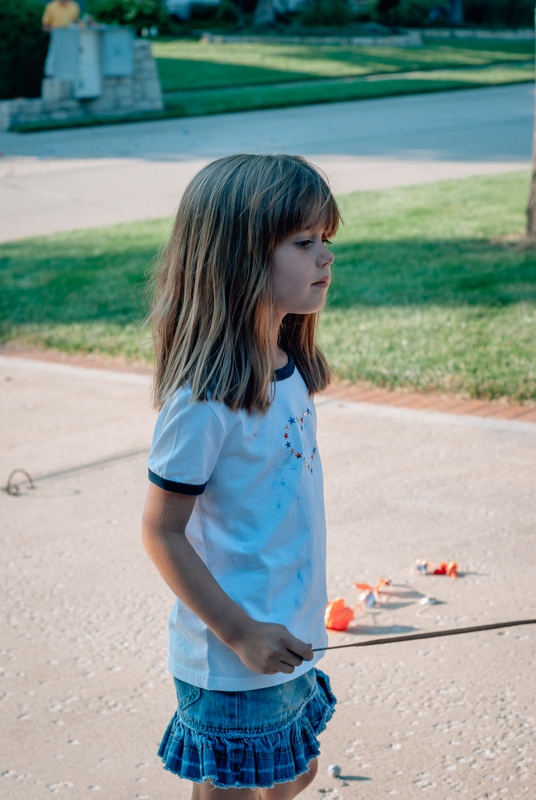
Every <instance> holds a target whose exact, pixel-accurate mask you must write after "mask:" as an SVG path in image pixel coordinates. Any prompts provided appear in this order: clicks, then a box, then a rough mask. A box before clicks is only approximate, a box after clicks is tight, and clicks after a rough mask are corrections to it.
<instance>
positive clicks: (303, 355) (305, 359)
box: [151, 155, 340, 412]
mask: <svg viewBox="0 0 536 800" xmlns="http://www.w3.org/2000/svg"><path fill="white" fill-rule="evenodd" d="M339 220H340V216H339V210H338V208H337V204H336V202H335V200H334V198H333V196H332V194H331V192H330V190H329V187H328V185H327V183H326V181H325V180H324V178H323V177H322V176H321V175H320V173H319V172H318V171H317V170H316V169H315V168H314V167H312V166H311V165H310V164H309V163H308V162H307V161H305V159H303V158H300V157H299V156H288V155H277V156H271V155H234V156H228V157H226V158H221V159H219V160H218V161H214V162H213V163H211V164H208V165H207V166H206V167H204V168H203V169H202V170H201V171H200V172H198V173H197V175H196V176H195V177H194V178H193V180H192V181H191V182H190V184H189V185H188V187H187V189H186V191H185V193H184V196H183V198H182V200H181V202H180V205H179V209H178V212H177V217H176V220H175V225H174V228H173V233H172V236H171V240H170V242H169V244H168V246H167V248H166V250H165V251H164V253H163V256H162V259H161V263H160V268H159V270H158V272H157V274H156V279H155V287H154V301H153V309H152V312H151V322H152V329H153V340H154V348H155V379H154V401H155V405H156V406H157V408H159V407H161V406H162V404H163V403H164V402H165V401H166V400H167V398H168V397H169V396H170V395H171V394H173V392H174V391H175V390H176V389H177V388H178V387H179V386H183V385H184V384H186V383H188V384H189V385H190V386H191V390H192V399H194V400H206V399H209V398H210V399H211V400H216V401H220V402H224V403H226V405H228V406H229V407H230V408H231V409H234V410H238V409H247V410H248V411H253V410H258V411H260V412H265V411H266V410H267V408H268V406H269V404H270V402H271V397H272V391H271V382H272V381H273V378H274V361H273V354H272V348H271V343H270V342H271V339H270V333H271V330H272V321H273V313H274V304H273V296H272V269H271V261H272V254H273V252H274V249H275V247H276V246H277V245H278V244H280V243H281V242H282V241H283V240H284V239H286V238H287V237H288V236H290V235H291V234H293V233H296V232H297V231H300V230H304V229H306V228H310V227H311V226H316V225H321V226H323V228H324V231H325V233H326V235H327V236H331V235H333V234H334V233H335V232H336V230H337V228H338V225H339ZM317 321H318V313H314V314H303V315H301V314H288V315H287V316H286V317H285V318H284V320H283V323H282V326H281V330H280V337H279V343H280V346H281V347H282V348H283V349H284V350H285V351H287V352H288V353H290V354H291V355H292V358H293V359H294V361H295V363H296V366H297V368H298V370H299V371H300V373H301V375H302V377H303V379H304V381H305V383H306V385H307V388H308V390H309V393H311V394H312V393H313V392H318V391H320V390H322V389H324V388H325V387H326V386H327V384H328V382H329V377H330V372H329V367H328V365H327V361H326V359H325V357H324V355H323V354H322V352H321V351H320V349H319V348H318V346H317V344H316V341H315V332H316V327H317Z"/></svg>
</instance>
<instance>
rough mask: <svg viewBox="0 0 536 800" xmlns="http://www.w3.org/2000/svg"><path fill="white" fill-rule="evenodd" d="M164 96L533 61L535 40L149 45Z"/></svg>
mask: <svg viewBox="0 0 536 800" xmlns="http://www.w3.org/2000/svg"><path fill="white" fill-rule="evenodd" d="M153 53H154V55H155V57H156V60H157V65H158V72H159V75H160V81H161V83H162V89H163V91H164V92H166V93H167V92H180V91H192V90H196V89H215V88H224V87H237V86H249V85H259V84H267V83H268V84H270V83H272V84H273V83H283V82H288V81H303V80H318V79H319V78H332V79H333V78H344V77H358V76H364V75H374V74H386V73H397V72H411V71H424V70H432V69H442V68H459V67H486V66H490V65H501V64H503V65H508V64H514V63H516V62H526V63H528V62H531V61H534V43H533V42H530V41H529V42H499V41H496V42H482V41H477V40H475V41H467V42H463V43H462V42H452V43H450V42H449V43H444V44H443V43H441V44H439V43H433V44H425V45H423V46H422V47H411V48H401V47H383V46H376V47H358V46H355V45H322V44H267V43H263V42H261V43H248V42H244V43H215V42H202V41H197V42H194V41H188V40H176V39H175V40H168V41H159V42H155V43H153Z"/></svg>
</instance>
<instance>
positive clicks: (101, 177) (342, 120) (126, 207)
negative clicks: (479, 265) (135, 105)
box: [0, 84, 533, 241]
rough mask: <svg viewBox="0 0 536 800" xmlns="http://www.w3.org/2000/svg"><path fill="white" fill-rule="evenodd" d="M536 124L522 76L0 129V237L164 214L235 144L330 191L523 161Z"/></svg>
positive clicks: (497, 168)
mask: <svg viewBox="0 0 536 800" xmlns="http://www.w3.org/2000/svg"><path fill="white" fill-rule="evenodd" d="M532 124H533V88H532V86H530V85H527V84H522V85H517V86H504V87H494V88H490V89H472V90H466V91H456V92H443V93H437V94H425V95H410V96H406V97H394V98H387V99H378V100H367V101H360V102H349V103H333V104H324V105H316V106H304V107H301V108H288V109H276V110H273V111H254V112H248V113H240V114H226V115H220V116H212V117H197V118H192V119H175V120H166V121H159V122H147V123H137V124H130V125H110V126H106V127H100V128H99V127H98V128H87V129H86V128H79V129H71V130H65V131H47V132H42V133H34V134H15V133H2V134H0V151H2V152H3V153H4V157H3V158H2V159H1V160H0V241H7V240H10V239H17V238H23V237H26V236H33V235H39V234H44V233H49V232H54V231H62V230H72V229H74V228H92V227H95V226H99V225H109V224H112V223H115V222H128V221H133V220H139V219H147V218H156V217H161V216H166V215H168V214H172V213H173V211H174V209H175V207H176V205H177V201H178V198H179V197H180V194H181V192H182V191H183V189H184V187H185V186H186V184H187V182H188V181H189V180H190V178H191V177H192V175H193V174H194V173H195V172H196V171H197V170H198V169H199V168H200V167H201V166H202V165H203V164H205V163H206V162H207V161H210V160H211V159H214V158H217V157H219V156H222V155H225V154H228V153H232V152H241V151H242V152H290V153H299V154H301V155H304V156H306V157H307V158H310V159H311V160H312V161H313V162H314V163H316V164H318V165H319V166H320V167H322V169H324V170H325V172H326V173H327V174H328V176H329V178H330V180H331V183H332V185H333V188H334V190H335V191H336V192H337V193H345V192H350V191H354V190H356V189H375V188H382V187H388V186H398V185H407V184H412V183H423V182H428V181H435V180H443V179H446V178H457V177H464V176H468V175H478V174H493V173H497V172H504V171H510V170H514V169H522V168H525V167H527V166H528V164H529V161H530V154H531V141H532Z"/></svg>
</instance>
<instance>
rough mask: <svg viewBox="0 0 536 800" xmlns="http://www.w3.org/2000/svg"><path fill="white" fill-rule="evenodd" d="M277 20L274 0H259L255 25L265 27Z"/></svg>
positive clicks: (254, 16) (254, 18)
mask: <svg viewBox="0 0 536 800" xmlns="http://www.w3.org/2000/svg"><path fill="white" fill-rule="evenodd" d="M274 22H275V8H274V2H273V0H258V2H257V5H256V6H255V13H254V14H253V23H252V24H253V27H254V28H264V27H266V26H268V25H273V24H274Z"/></svg>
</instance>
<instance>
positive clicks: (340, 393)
mask: <svg viewBox="0 0 536 800" xmlns="http://www.w3.org/2000/svg"><path fill="white" fill-rule="evenodd" d="M0 355H2V356H7V357H12V358H27V359H29V360H33V361H49V362H55V363H60V364H70V365H71V366H76V367H83V368H85V369H108V370H111V371H112V372H134V373H137V374H142V375H152V374H153V370H152V367H151V366H150V365H149V364H142V363H129V362H120V361H116V360H115V359H111V358H106V357H104V356H84V355H71V354H70V353H60V352H57V351H55V350H17V349H15V348H13V349H11V348H3V347H0ZM321 396H322V397H326V398H329V399H333V400H348V401H350V402H353V403H371V404H373V405H379V406H394V407H396V408H412V409H415V410H419V409H422V410H426V411H441V412H442V413H444V414H467V415H469V416H472V417H492V418H493V419H506V420H509V419H511V420H517V421H519V422H534V423H536V405H522V404H521V403H507V402H502V401H499V400H464V399H463V398H459V397H455V396H452V395H451V396H449V395H437V394H424V393H420V392H404V391H390V390H389V389H380V388H378V387H374V386H356V385H355V384H348V385H346V384H342V383H332V384H331V385H330V386H328V388H327V389H326V390H325V391H324V392H322V395H321Z"/></svg>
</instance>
